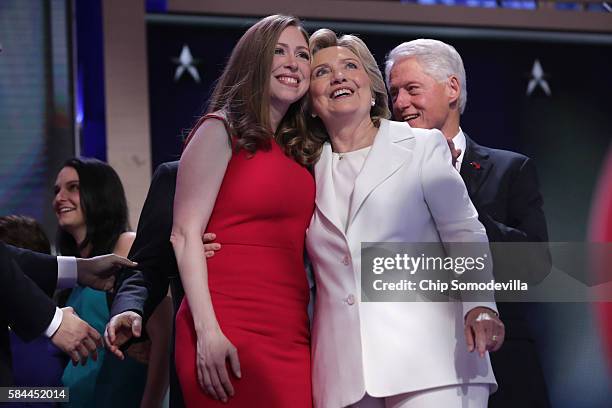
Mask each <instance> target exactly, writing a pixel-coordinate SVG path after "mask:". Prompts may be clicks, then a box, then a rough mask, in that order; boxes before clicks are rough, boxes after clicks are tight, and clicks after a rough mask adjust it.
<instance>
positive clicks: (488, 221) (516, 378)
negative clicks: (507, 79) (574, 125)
mask: <svg viewBox="0 0 612 408" xmlns="http://www.w3.org/2000/svg"><path fill="white" fill-rule="evenodd" d="M461 177H462V178H463V180H464V182H465V184H466V187H467V190H468V194H469V195H470V198H471V200H472V202H473V203H474V206H475V207H476V209H477V210H478V214H479V219H480V221H481V222H482V223H483V225H484V226H485V228H486V230H487V236H488V237H489V241H490V242H546V241H548V231H547V227H546V218H545V217H544V212H543V210H542V203H543V201H542V195H541V194H540V191H539V184H538V177H537V173H536V168H535V166H534V164H533V161H532V160H531V159H529V158H528V157H526V156H524V155H522V154H518V153H514V152H509V151H506V150H497V149H491V148H488V147H484V146H480V145H479V144H477V143H476V142H474V141H473V140H472V139H470V138H469V137H467V135H466V151H465V156H464V158H463V161H462V164H461ZM526 247H527V248H528V251H529V253H520V256H519V257H518V258H520V259H516V258H517V257H512V256H509V254H508V253H506V252H505V250H503V251H498V252H497V253H496V251H494V250H493V249H492V253H493V265H494V266H493V272H494V275H495V278H496V279H497V280H507V279H511V278H514V279H517V278H519V279H521V280H523V281H525V282H530V283H537V282H540V281H541V280H542V279H544V278H545V277H546V275H547V274H548V272H549V271H550V266H551V264H550V262H551V261H550V253H549V251H548V248H547V246H546V245H545V244H541V245H528V246H526ZM522 250H523V249H521V251H522ZM501 252H504V253H503V254H502V253H501ZM509 258H511V259H509ZM513 259H514V260H515V261H518V262H517V263H513V262H512V260H513ZM532 306H533V305H530V304H525V303H498V304H497V307H498V309H499V312H500V317H501V319H502V321H503V322H504V324H505V325H506V341H505V343H504V345H503V346H502V348H501V349H500V350H499V351H497V352H495V353H492V354H491V361H492V365H493V371H494V373H495V376H496V378H497V381H498V383H499V390H498V391H497V392H496V393H495V394H493V396H492V397H491V400H490V402H489V407H519V406H520V407H534V408H535V407H538V408H540V407H548V406H550V403H549V401H548V393H547V391H546V384H545V382H544V377H543V374H542V369H541V367H540V364H539V361H538V356H537V350H536V347H535V344H534V340H533V337H532V335H531V333H530V330H529V328H528V325H527V321H526V313H528V312H529V308H530V307H532Z"/></svg>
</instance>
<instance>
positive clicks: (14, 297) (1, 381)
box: [0, 242, 135, 386]
mask: <svg viewBox="0 0 612 408" xmlns="http://www.w3.org/2000/svg"><path fill="white" fill-rule="evenodd" d="M120 265H123V266H134V265H135V264H133V263H132V262H130V261H128V260H127V259H125V258H121V257H118V256H116V255H105V256H101V257H95V258H91V259H88V260H85V259H75V258H72V257H59V259H58V258H56V257H54V256H50V255H45V254H39V253H36V252H32V251H28V250H22V249H19V248H15V247H13V246H10V245H6V244H4V243H3V242H0V325H1V328H0V385H2V386H8V385H10V384H12V374H11V356H10V347H9V338H8V331H7V330H6V327H7V326H10V327H11V329H12V330H14V331H15V333H16V334H17V335H18V336H19V337H21V338H22V339H23V340H26V341H28V340H32V339H34V338H36V337H38V336H40V335H41V334H45V335H46V336H48V337H50V338H51V341H52V342H53V343H54V344H55V345H56V346H57V347H58V348H59V349H60V350H62V351H64V352H65V353H66V354H68V355H69V356H70V357H71V358H72V361H73V362H74V363H77V362H78V361H81V362H82V363H83V364H84V363H85V361H86V360H87V357H88V356H89V355H90V354H91V355H92V357H93V358H96V348H97V347H98V346H101V345H102V341H101V340H102V338H101V336H100V334H99V333H98V332H96V330H95V329H93V328H92V327H91V326H89V325H88V324H87V323H86V322H84V321H83V320H81V319H80V318H79V317H78V316H77V315H76V313H74V311H73V310H72V308H70V307H67V308H63V309H58V308H57V307H56V306H55V304H54V303H53V301H52V300H51V298H50V296H51V295H52V294H53V291H54V290H55V287H56V285H57V283H58V280H59V281H60V282H62V283H63V284H64V285H70V284H74V283H75V282H76V281H78V282H79V283H80V284H82V285H87V286H92V287H94V288H96V289H102V290H108V289H110V288H111V287H112V284H113V280H114V279H113V271H114V269H116V268H117V267H118V266H120ZM71 275H72V276H71Z"/></svg>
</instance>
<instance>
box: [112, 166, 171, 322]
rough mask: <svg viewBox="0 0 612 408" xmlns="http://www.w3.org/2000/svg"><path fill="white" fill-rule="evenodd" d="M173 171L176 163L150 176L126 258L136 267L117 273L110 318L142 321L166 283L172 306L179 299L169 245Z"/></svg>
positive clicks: (158, 300) (151, 310)
mask: <svg viewBox="0 0 612 408" xmlns="http://www.w3.org/2000/svg"><path fill="white" fill-rule="evenodd" d="M177 171H178V162H169V163H163V164H161V165H160V166H159V167H158V168H157V170H156V171H155V174H154V175H153V180H152V181H151V187H150V188H149V192H148V194H147V198H146V200H145V203H144V206H143V208H142V212H141V214H140V219H139V220H138V228H137V231H136V239H135V240H134V243H133V244H132V248H131V250H130V253H129V255H128V258H130V259H131V260H133V261H136V262H138V267H137V268H135V269H127V268H126V269H123V270H122V271H121V274H120V276H119V279H118V281H117V285H116V291H115V292H116V295H115V298H114V300H113V304H112V306H111V317H112V316H115V315H117V314H119V313H121V312H125V311H127V310H133V311H135V312H137V313H139V314H140V315H142V316H143V320H145V321H146V320H147V319H148V318H149V317H150V316H151V313H153V310H155V308H156V307H157V305H158V304H159V303H160V302H161V300H162V299H163V298H164V297H165V296H166V293H167V292H168V284H169V282H170V281H172V283H173V301H174V302H175V306H176V304H178V303H180V300H181V299H182V295H183V293H182V286H180V279H179V273H178V267H177V265H176V258H175V256H174V250H173V249H172V244H170V233H171V232H172V214H173V205H174V191H175V188H176V174H177ZM175 310H176V307H175Z"/></svg>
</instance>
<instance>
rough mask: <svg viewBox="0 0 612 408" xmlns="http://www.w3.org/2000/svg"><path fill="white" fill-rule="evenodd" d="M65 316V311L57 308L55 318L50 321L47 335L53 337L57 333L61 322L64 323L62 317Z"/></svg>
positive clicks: (46, 331)
mask: <svg viewBox="0 0 612 408" xmlns="http://www.w3.org/2000/svg"><path fill="white" fill-rule="evenodd" d="M63 318H64V312H62V309H60V308H59V307H56V308H55V314H54V315H53V320H51V323H49V326H48V327H47V330H45V336H47V337H51V336H53V335H54V334H55V332H56V331H57V329H59V327H60V324H61V323H62V319H63Z"/></svg>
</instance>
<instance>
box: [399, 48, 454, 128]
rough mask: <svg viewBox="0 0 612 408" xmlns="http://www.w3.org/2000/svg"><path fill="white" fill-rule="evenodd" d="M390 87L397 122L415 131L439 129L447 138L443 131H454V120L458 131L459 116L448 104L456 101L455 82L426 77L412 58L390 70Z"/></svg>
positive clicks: (451, 79)
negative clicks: (450, 129)
mask: <svg viewBox="0 0 612 408" xmlns="http://www.w3.org/2000/svg"><path fill="white" fill-rule="evenodd" d="M389 85H390V87H389V88H390V89H389V91H390V93H391V101H392V102H393V115H394V116H395V119H396V120H402V121H405V122H408V123H409V124H410V126H412V127H416V128H423V129H439V130H441V131H442V132H443V133H444V134H445V135H446V133H447V132H445V130H446V129H448V128H450V127H453V128H454V126H453V125H454V123H451V122H454V121H455V116H456V121H457V124H456V126H457V127H458V113H457V115H455V114H454V113H451V104H452V103H453V102H455V101H457V99H458V97H459V91H458V89H457V88H456V87H457V86H458V82H457V79H456V78H454V77H452V78H450V79H449V80H448V81H444V82H438V81H436V80H435V79H434V78H432V77H431V76H429V75H427V74H426V73H425V71H424V70H423V68H422V67H421V65H420V64H419V62H418V61H417V60H416V59H415V58H406V59H404V60H401V61H399V62H397V63H396V64H395V65H394V66H393V69H392V70H391V72H390V74H389ZM453 131H454V130H453ZM451 133H452V131H451ZM453 136H454V134H452V135H451V136H450V137H453ZM447 137H448V135H447Z"/></svg>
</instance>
